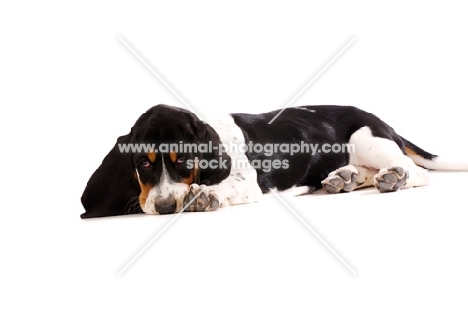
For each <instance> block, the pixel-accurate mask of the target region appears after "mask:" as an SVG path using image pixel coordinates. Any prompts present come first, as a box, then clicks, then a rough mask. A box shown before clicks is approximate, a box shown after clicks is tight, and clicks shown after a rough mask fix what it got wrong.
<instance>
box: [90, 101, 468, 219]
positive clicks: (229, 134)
mask: <svg viewBox="0 0 468 311" xmlns="http://www.w3.org/2000/svg"><path fill="white" fill-rule="evenodd" d="M277 113H278V111H272V112H268V113H264V114H242V113H234V114H229V115H222V116H221V115H220V116H216V117H213V119H212V120H209V122H208V123H205V122H202V121H201V120H200V119H199V118H197V116H196V115H195V114H193V113H191V112H189V111H187V110H185V109H181V108H176V107H171V106H166V105H157V106H154V107H152V108H151V109H149V110H148V111H147V112H145V113H144V114H143V115H142V116H141V117H140V118H139V119H138V120H137V121H136V123H135V125H134V126H133V127H132V129H131V131H130V133H129V134H127V135H125V136H121V137H119V138H118V139H117V143H116V144H115V146H114V148H113V149H112V150H111V151H110V152H109V154H108V155H107V156H106V157H105V158H104V160H103V161H102V164H101V165H100V166H99V168H98V169H97V170H96V171H95V172H94V174H93V175H92V176H91V178H90V180H89V181H88V184H87V186H86V188H85V190H84V193H83V195H82V197H81V202H82V204H83V206H84V208H85V210H86V212H85V213H83V214H82V215H81V218H92V217H103V216H115V215H126V214H135V213H146V214H170V213H177V212H181V211H192V212H193V211H213V210H216V209H218V208H219V207H223V206H229V205H235V204H244V203H252V202H256V201H259V200H261V198H262V194H263V193H268V192H269V191H270V190H271V189H275V190H277V191H284V190H289V189H294V190H293V191H294V193H295V194H296V195H300V194H307V193H312V192H314V191H316V190H318V189H320V188H325V189H326V191H327V192H329V193H339V192H350V191H353V190H355V189H359V188H364V187H371V186H374V187H376V188H377V190H378V191H380V192H390V191H397V190H399V189H401V188H411V187H417V186H424V185H427V184H428V182H429V174H428V171H427V170H426V169H436V170H437V169H439V170H468V163H460V162H457V163H455V162H450V161H445V160H444V159H443V158H441V157H438V156H436V155H433V154H430V153H428V152H426V151H424V150H423V149H421V148H419V147H417V146H416V145H414V144H413V143H411V142H409V141H408V140H406V139H404V138H403V137H401V136H399V135H398V134H397V133H396V132H395V131H394V130H393V128H391V127H390V126H389V125H387V124H386V123H384V122H383V121H382V120H380V119H379V118H377V117H376V116H374V115H373V114H370V113H367V112H364V111H362V110H360V109H357V108H355V107H348V106H302V107H295V108H288V109H286V110H284V111H283V113H282V114H280V115H279V117H278V118H277V119H276V120H275V122H274V123H272V124H268V123H269V121H270V120H271V119H272V118H273V117H275V116H276V114H277ZM200 192H201V193H200ZM189 203H190V204H189Z"/></svg>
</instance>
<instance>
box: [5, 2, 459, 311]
mask: <svg viewBox="0 0 468 311" xmlns="http://www.w3.org/2000/svg"><path fill="white" fill-rule="evenodd" d="M10 3H15V4H14V5H11V4H6V1H4V2H2V4H1V5H0V47H1V49H0V103H1V108H0V109H1V112H0V126H1V132H2V152H1V157H2V158H1V173H2V174H1V175H2V181H3V183H2V187H1V188H2V189H3V190H2V194H3V195H2V197H3V198H2V215H1V218H0V230H1V249H2V252H1V256H0V285H1V287H2V289H1V296H2V298H1V299H0V308H1V309H4V310H25V309H32V308H34V309H38V308H44V307H47V308H48V309H62V310H63V309H71V310H107V309H109V310H111V309H113V310H130V309H134V310H155V309H158V310H182V309H194V310H244V309H246V310H260V309H264V310H266V309H272V308H276V309H283V310H284V309H288V310H353V309H356V310H423V309H424V310H429V309H434V310H436V309H437V310H462V309H464V310H466V308H467V307H468V301H467V298H466V292H467V289H468V288H467V287H468V286H467V283H468V281H467V278H468V268H467V259H468V253H467V249H466V247H467V246H466V245H467V239H468V234H467V233H468V226H467V217H468V212H467V204H466V195H465V193H466V190H465V188H466V178H467V177H468V176H467V174H466V173H431V176H432V179H433V180H432V184H431V185H430V186H428V187H423V188H418V189H411V190H404V191H400V192H397V193H393V194H385V195H380V194H378V193H377V192H376V191H375V190H372V189H371V190H366V191H358V192H355V193H352V194H349V195H347V194H342V195H335V196H329V195H312V196H306V197H300V198H287V199H286V200H287V202H288V203H289V204H290V205H291V206H292V207H294V209H295V210H296V211H297V213H298V214H299V215H301V216H302V217H303V218H304V219H305V220H306V221H307V222H308V223H309V224H310V225H311V226H312V227H313V228H315V229H316V230H317V232H318V233H319V234H320V235H321V236H322V237H323V238H324V239H325V240H326V241H328V242H329V244H330V245H331V246H332V247H333V248H334V249H335V250H336V251H337V252H338V253H339V254H340V255H341V256H342V257H343V258H344V259H345V260H346V261H347V262H348V263H349V265H350V266H352V267H353V268H354V269H355V270H356V272H357V276H354V275H353V274H352V273H350V272H349V271H348V270H347V269H346V267H344V266H343V265H342V264H341V263H340V262H339V261H338V260H337V259H336V258H335V257H334V256H333V255H332V254H331V253H330V252H329V251H328V250H327V249H326V248H324V247H323V245H322V244H321V243H320V242H319V241H318V240H317V239H316V238H315V237H314V236H313V235H312V234H311V233H310V232H309V231H308V230H307V229H305V228H304V227H303V226H302V224H301V223H300V222H299V221H298V220H297V219H295V218H294V216H293V215H292V214H291V213H290V212H289V211H288V210H287V209H286V208H285V207H284V206H282V205H281V204H280V203H279V202H278V201H277V200H276V198H275V197H272V196H271V195H270V196H266V197H265V201H264V202H263V203H260V204H254V205H245V206H236V207H231V208H226V209H224V210H221V211H218V212H216V213H193V214H189V213H186V214H183V215H182V217H179V219H178V220H177V221H176V222H175V223H174V224H173V226H171V227H170V228H169V229H168V230H167V231H165V232H164V233H163V234H162V235H161V236H160V238H159V239H157V240H156V241H155V242H154V243H153V244H152V245H151V246H150V247H149V248H148V249H147V250H146V252H144V253H143V254H142V255H141V257H139V258H138V260H136V261H135V262H134V264H133V265H132V266H130V268H128V269H127V270H126V271H125V272H124V273H123V274H122V275H121V276H117V273H118V272H119V270H120V269H122V268H123V267H124V265H125V264H126V263H127V262H128V261H129V260H130V259H131V258H132V257H133V256H134V255H135V254H136V253H137V252H138V251H139V250H140V249H141V248H142V247H143V246H144V245H145V244H146V243H147V242H149V241H150V240H151V238H152V237H153V236H154V235H155V234H156V233H157V232H158V231H159V230H160V229H161V228H163V226H164V225H166V224H167V223H168V221H170V219H171V217H174V215H169V216H154V217H151V216H144V215H141V216H130V217H113V218H107V219H98V220H89V221H84V220H81V219H80V218H79V215H80V214H81V213H82V212H83V211H84V210H83V208H82V206H81V204H80V196H81V193H82V191H83V189H84V187H85V185H86V182H87V180H88V178H89V177H90V176H91V174H92V172H93V171H94V170H95V169H96V168H97V167H98V165H99V164H100V162H101V161H102V159H103V157H104V156H105V155H106V154H107V152H108V151H109V150H110V149H111V147H112V146H113V145H114V143H115V140H116V138H117V137H118V136H119V135H123V134H127V133H128V132H129V130H130V127H131V126H132V125H133V123H134V122H135V120H136V119H137V118H138V117H139V116H140V114H141V113H143V112H144V111H146V110H147V109H149V108H150V107H151V106H153V105H156V104H159V103H165V104H169V105H175V106H180V107H183V106H182V104H181V102H180V101H179V100H178V99H177V98H176V97H175V96H174V95H173V94H172V93H171V92H170V91H168V89H167V88H165V87H164V85H163V84H162V83H161V82H159V81H158V80H157V79H156V78H155V77H154V76H153V75H152V74H151V73H150V72H149V70H148V69H147V68H145V67H144V66H143V65H142V64H141V63H140V62H139V61H138V60H137V59H136V58H135V57H134V55H132V54H131V53H130V52H129V51H128V49H126V47H125V46H124V45H123V44H122V43H121V42H120V41H119V40H118V36H121V37H122V38H124V39H125V40H126V41H127V42H128V43H129V44H130V45H131V46H133V47H134V49H135V50H136V51H137V52H138V53H140V55H141V56H142V57H143V58H145V59H146V60H147V61H148V63H149V64H150V65H151V66H152V67H153V68H154V69H155V70H156V71H157V72H158V73H159V74H160V75H161V76H162V77H163V78H164V79H165V80H166V81H167V82H168V83H169V84H170V85H171V86H172V87H173V88H174V89H175V90H176V91H177V92H178V93H179V94H180V95H181V96H182V97H183V98H184V99H185V100H186V101H187V102H188V103H189V104H191V105H192V106H193V107H194V108H195V109H196V110H197V111H198V112H199V113H200V114H203V113H204V112H209V111H230V112H249V111H250V112H265V111H269V110H274V109H280V108H282V107H283V106H284V105H285V104H286V103H287V102H288V101H289V100H290V99H291V98H292V97H293V96H294V95H295V94H296V93H297V92H298V91H299V90H300V89H301V88H302V87H303V86H304V85H305V84H306V83H307V82H308V81H310V79H312V77H313V76H314V75H315V74H316V73H317V72H318V71H319V70H320V69H322V68H323V66H324V65H325V64H326V63H327V62H328V61H329V60H331V59H332V58H333V56H334V55H336V53H337V52H338V51H339V50H340V49H341V48H342V47H343V46H344V45H345V44H346V43H347V42H349V41H350V40H351V39H352V38H353V37H356V40H355V42H354V43H353V44H352V45H351V46H350V47H349V48H348V50H347V51H345V52H344V53H343V54H342V55H341V56H340V57H339V58H338V59H337V60H336V61H335V62H334V63H333V64H332V65H331V66H330V67H329V68H328V69H327V70H326V71H325V72H324V73H323V74H322V75H321V76H320V78H319V79H317V80H316V81H315V82H314V83H313V84H312V85H311V87H310V88H309V89H308V90H307V91H306V92H304V93H303V95H302V96H301V97H299V98H298V99H297V101H296V102H295V103H294V105H306V104H307V105H310V104H337V105H354V106H357V107H360V108H362V109H365V110H367V111H370V112H373V113H375V114H376V115H378V116H379V117H381V118H382V119H383V120H385V121H386V122H388V123H389V124H391V125H392V126H393V127H394V128H395V129H396V130H397V132H398V133H400V134H401V135H402V136H404V137H406V138H408V139H410V140H411V141H413V142H415V143H416V144H418V145H420V146H421V147H423V148H425V149H427V150H428V151H431V152H434V153H437V154H444V155H448V156H455V157H457V156H458V157H466V154H467V151H468V150H467V148H466V146H465V143H466V132H467V130H466V122H467V121H466V114H465V110H464V109H465V107H464V106H466V104H467V102H468V94H467V85H468V75H467V72H468V57H467V55H468V37H467V31H466V29H468V19H467V18H466V15H467V9H466V7H465V6H464V5H463V2H462V1H459V2H456V1H444V2H443V4H442V3H435V2H427V1H420V2H418V1H393V2H391V3H386V4H376V2H375V1H357V2H356V1H353V2H351V1H326V4H323V3H325V1H323V2H318V1H316V2H315V1H287V2H286V1H284V2H278V1H236V2H230V3H227V2H223V3H221V2H220V1H156V2H154V3H152V4H149V3H146V2H141V1H132V2H123V1H108V2H98V1H81V2H77V3H76V4H69V3H67V4H65V2H60V1H56V2H52V1H45V2H33V1H30V2H24V1H16V2H13V1H11V2H10Z"/></svg>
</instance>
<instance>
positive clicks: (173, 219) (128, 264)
mask: <svg viewBox="0 0 468 311" xmlns="http://www.w3.org/2000/svg"><path fill="white" fill-rule="evenodd" d="M205 190H206V188H203V189H201V190H200V192H199V193H198V194H197V195H196V196H195V197H194V198H193V199H192V200H190V202H188V203H187V204H186V205H185V206H184V208H183V209H182V210H181V211H180V212H179V213H178V214H177V215H175V216H174V217H173V218H172V219H171V221H169V222H168V223H167V224H166V225H165V226H164V227H163V228H162V229H161V231H159V232H158V233H157V234H156V235H155V236H154V237H153V238H152V239H151V240H150V241H149V242H148V243H146V245H145V246H144V247H143V248H142V249H141V250H140V251H139V252H138V253H137V254H136V255H135V256H133V258H132V259H131V260H130V261H129V262H128V263H127V264H126V265H125V267H123V268H122V270H120V272H119V273H117V276H120V275H121V274H122V273H123V272H124V271H125V270H127V268H128V267H129V266H130V265H131V264H132V263H133V262H134V261H135V260H136V259H137V258H138V257H140V255H141V254H142V253H143V252H144V251H145V250H146V249H147V248H148V247H149V246H150V245H151V244H153V242H154V241H155V240H156V239H157V238H158V237H159V236H160V235H161V234H162V233H163V232H164V231H165V230H166V229H167V228H169V226H170V225H171V224H172V223H173V222H174V221H175V220H176V219H177V218H178V217H179V216H180V215H181V214H182V213H183V212H184V211H185V210H186V209H187V207H189V206H190V204H192V202H193V201H195V200H196V199H197V198H198V197H199V196H200V195H201V194H202V193H203V192H205Z"/></svg>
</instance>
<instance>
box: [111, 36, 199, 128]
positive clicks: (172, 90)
mask: <svg viewBox="0 0 468 311" xmlns="http://www.w3.org/2000/svg"><path fill="white" fill-rule="evenodd" d="M118 38H119V40H120V41H121V42H122V43H123V44H124V45H125V46H126V47H127V49H129V50H130V52H132V53H133V55H135V56H136V58H138V59H139V60H140V61H141V62H142V63H143V65H145V66H146V68H148V69H149V71H151V73H152V74H153V75H155V76H156V78H158V79H159V81H161V82H162V84H164V85H165V86H166V87H167V88H168V89H169V91H171V92H172V94H174V95H175V97H177V98H178V99H179V100H180V101H181V102H182V104H184V106H185V107H186V108H187V109H188V110H190V111H191V112H193V113H194V114H195V115H196V116H197V117H198V118H199V119H200V121H203V119H202V118H201V117H200V116H199V115H198V113H196V111H195V110H194V109H193V108H192V107H191V106H190V105H189V104H187V102H186V101H185V100H184V99H183V98H182V97H180V96H179V94H177V92H176V91H174V89H173V88H172V87H171V86H170V85H169V84H167V82H166V81H164V79H163V78H161V76H160V75H159V74H158V73H157V72H156V71H155V70H154V69H153V68H151V66H150V65H148V63H147V62H146V61H145V60H144V59H143V58H142V57H141V56H140V55H139V54H138V53H137V52H135V50H134V49H133V48H132V47H131V46H130V45H129V44H128V43H127V42H126V41H125V40H124V39H123V38H122V37H120V36H119V37H118ZM203 122H204V121H203Z"/></svg>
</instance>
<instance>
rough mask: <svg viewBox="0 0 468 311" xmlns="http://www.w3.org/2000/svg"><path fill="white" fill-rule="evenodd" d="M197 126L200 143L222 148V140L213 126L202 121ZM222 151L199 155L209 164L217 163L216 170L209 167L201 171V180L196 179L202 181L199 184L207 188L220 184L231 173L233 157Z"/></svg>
mask: <svg viewBox="0 0 468 311" xmlns="http://www.w3.org/2000/svg"><path fill="white" fill-rule="evenodd" d="M197 126H198V127H199V131H198V135H197V136H198V140H199V141H200V143H205V144H207V143H208V142H211V143H212V146H213V147H219V146H221V139H220V138H219V135H218V133H216V131H215V130H214V129H213V128H212V127H211V126H209V125H208V124H205V123H203V122H201V121H198V125H197ZM220 149H221V148H216V149H215V148H212V150H211V152H208V153H202V154H199V157H200V158H201V159H204V160H207V161H208V162H209V161H211V160H215V162H213V163H217V165H216V167H215V168H210V167H207V168H200V169H199V172H198V174H199V178H196V179H199V180H200V181H199V184H202V185H207V186H209V185H214V184H218V183H220V182H221V181H223V180H224V179H226V178H227V177H228V176H229V174H230V173H231V157H230V156H229V155H228V154H227V153H226V152H222V150H220Z"/></svg>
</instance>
